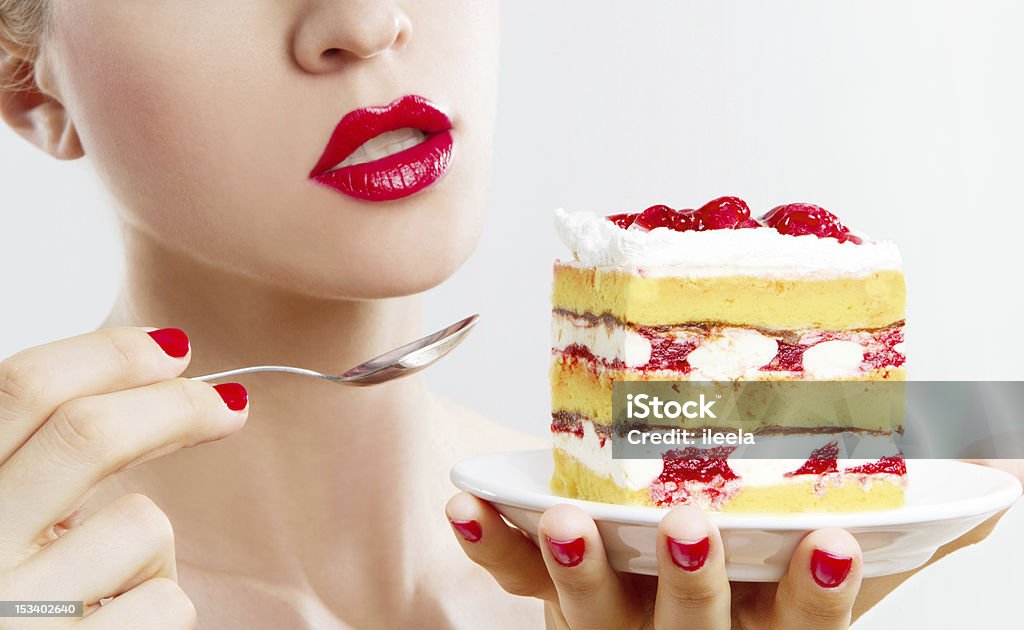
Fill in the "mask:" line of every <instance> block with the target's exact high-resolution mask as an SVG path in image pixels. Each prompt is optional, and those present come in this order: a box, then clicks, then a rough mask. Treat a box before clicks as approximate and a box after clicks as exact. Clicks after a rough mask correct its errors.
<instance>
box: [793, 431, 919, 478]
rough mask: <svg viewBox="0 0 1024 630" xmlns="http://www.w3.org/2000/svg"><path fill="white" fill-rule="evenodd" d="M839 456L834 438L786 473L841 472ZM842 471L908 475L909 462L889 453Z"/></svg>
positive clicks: (860, 473) (815, 473)
mask: <svg viewBox="0 0 1024 630" xmlns="http://www.w3.org/2000/svg"><path fill="white" fill-rule="evenodd" d="M838 458H839V443H838V442H836V441H835V440H833V441H831V442H829V443H828V444H826V445H825V446H822V447H821V448H819V449H815V450H814V451H811V456H810V457H809V458H807V461H806V462H804V465H803V466H801V467H800V468H797V469H796V470H794V471H793V472H788V473H786V476H787V477H795V476H797V475H824V474H827V473H834V472H839V461H838ZM842 473H843V474H844V475H886V474H887V475H906V474H907V462H906V461H905V460H904V459H903V456H902V455H889V456H886V457H883V458H881V459H879V460H878V461H877V462H871V463H869V464H862V465H860V466H851V467H849V468H844V469H843V470H842Z"/></svg>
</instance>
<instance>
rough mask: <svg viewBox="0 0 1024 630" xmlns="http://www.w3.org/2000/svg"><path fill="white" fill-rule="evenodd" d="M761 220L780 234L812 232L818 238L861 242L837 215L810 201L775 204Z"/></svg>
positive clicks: (800, 234)
mask: <svg viewBox="0 0 1024 630" xmlns="http://www.w3.org/2000/svg"><path fill="white" fill-rule="evenodd" d="M761 222H762V223H764V224H765V225H767V226H768V227H771V228H775V229H776V230H777V231H778V232H779V233H780V234H788V235H790V236H803V235H804V234H813V235H814V236H817V237H818V238H834V239H836V240H838V241H839V242H840V243H845V242H846V241H852V242H854V243H860V242H861V239H860V238H858V237H856V236H854V235H852V234H850V230H849V229H847V228H846V226H844V225H843V224H842V223H841V222H840V221H839V217H837V216H836V215H834V214H832V213H831V212H829V211H828V210H826V209H824V208H822V207H821V206H816V205H814V204H810V203H791V204H788V205H785V206H777V207H775V208H773V209H772V210H771V211H770V212H769V213H768V214H766V215H764V216H763V217H761Z"/></svg>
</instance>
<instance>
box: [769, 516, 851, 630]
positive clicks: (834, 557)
mask: <svg viewBox="0 0 1024 630" xmlns="http://www.w3.org/2000/svg"><path fill="white" fill-rule="evenodd" d="M861 570H862V561H861V551H860V546H859V545H858V544H857V541H856V539H854V537H853V536H852V535H850V534H849V533H848V532H846V531H844V530H841V529H822V530H818V531H816V532H812V533H810V534H808V535H807V536H806V537H805V538H804V539H803V540H802V541H801V542H800V544H799V545H798V546H797V548H796V551H794V552H793V557H792V559H791V560H790V562H789V570H788V571H787V573H786V575H785V576H784V577H783V578H782V581H781V582H780V583H779V588H778V590H777V591H776V593H775V604H774V608H773V610H772V618H773V620H774V621H775V625H774V626H773V627H778V628H807V629H808V630H832V629H839V628H847V627H848V626H849V625H850V612H851V611H852V610H853V603H854V600H856V598H857V591H859V590H860V582H861Z"/></svg>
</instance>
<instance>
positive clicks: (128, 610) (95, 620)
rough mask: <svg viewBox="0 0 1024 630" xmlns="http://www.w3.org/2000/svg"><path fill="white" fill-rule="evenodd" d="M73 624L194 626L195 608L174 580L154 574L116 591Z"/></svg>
mask: <svg viewBox="0 0 1024 630" xmlns="http://www.w3.org/2000/svg"><path fill="white" fill-rule="evenodd" d="M75 627H76V628H80V629H81V630H107V629H108V628H146V629H147V630H186V629H191V628H195V627H196V608H195V606H194V605H193V604H192V600H191V599H189V597H188V595H186V594H185V591H183V590H181V587H180V586H178V584H177V583H176V582H173V581H171V580H168V579H166V578H154V579H152V580H147V581H145V582H143V583H142V584H139V585H138V586H136V587H135V588H133V589H132V590H130V591H128V592H127V593H124V594H123V595H118V596H117V597H115V598H114V599H112V600H110V601H109V602H107V603H106V604H105V605H104V606H103V607H102V608H99V609H97V610H96V612H94V613H92V614H91V615H89V616H88V617H86V618H85V619H83V620H82V621H81V622H79V623H78V625H76V626H75Z"/></svg>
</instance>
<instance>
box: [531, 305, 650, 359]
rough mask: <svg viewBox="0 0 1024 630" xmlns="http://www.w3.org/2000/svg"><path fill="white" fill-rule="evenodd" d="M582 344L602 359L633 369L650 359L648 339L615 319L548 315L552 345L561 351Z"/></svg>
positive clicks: (558, 314)
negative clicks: (593, 319)
mask: <svg viewBox="0 0 1024 630" xmlns="http://www.w3.org/2000/svg"><path fill="white" fill-rule="evenodd" d="M573 345H577V346H584V347H586V348H588V349H589V350H590V352H591V354H593V355H594V356H595V357H597V358H599V359H602V360H604V361H608V362H613V361H616V360H618V361H622V362H623V363H625V364H626V367H631V368H636V367H640V366H643V365H646V364H647V363H648V362H649V361H650V360H651V342H650V341H648V340H647V338H646V337H644V336H643V335H641V334H640V333H638V332H636V331H635V330H632V329H630V328H626V327H625V326H620V325H618V324H616V323H614V322H609V321H604V320H602V321H598V322H594V321H591V320H587V319H583V318H579V317H572V316H570V315H565V314H563V313H552V315H551V347H552V348H554V349H556V350H559V351H562V350H565V349H566V348H568V347H569V346H573Z"/></svg>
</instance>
